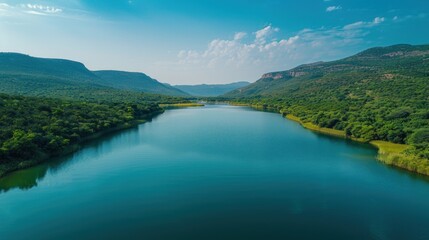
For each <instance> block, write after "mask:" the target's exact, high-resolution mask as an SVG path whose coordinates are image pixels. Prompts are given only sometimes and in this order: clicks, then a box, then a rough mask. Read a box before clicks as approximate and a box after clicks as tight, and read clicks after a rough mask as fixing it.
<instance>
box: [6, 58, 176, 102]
mask: <svg viewBox="0 0 429 240" xmlns="http://www.w3.org/2000/svg"><path fill="white" fill-rule="evenodd" d="M99 74H100V73H99V72H92V71H90V70H88V69H87V68H86V67H85V66H84V65H83V64H82V63H79V62H75V61H70V60H64V59H48V58H36V57H31V56H28V55H24V54H19V53H0V83H1V84H0V92H2V93H7V94H13V95H27V96H42V97H62V98H68V99H75V100H76V99H81V100H112V99H137V100H138V99H141V97H144V96H148V95H143V94H142V93H141V92H142V85H144V84H145V83H148V85H150V86H149V87H148V88H146V89H145V90H146V93H151V94H163V95H170V94H171V95H173V94H172V93H173V92H174V91H173V90H171V89H169V88H166V87H164V85H163V84H162V83H159V82H157V81H155V80H153V79H151V80H150V81H149V80H148V81H143V80H142V81H141V82H139V85H138V86H137V89H133V86H131V85H130V86H126V84H125V83H123V84H114V81H115V80H114V79H113V78H109V79H107V80H106V79H104V78H100V76H98V75H99ZM106 75H107V74H103V76H106ZM122 75H123V77H124V78H127V76H126V75H127V74H125V73H124V74H122ZM131 75H134V73H132V74H131ZM141 75H143V76H146V75H144V74H141ZM146 77H147V76H146ZM106 78H107V77H106ZM147 78H149V77H147ZM116 81H117V82H121V79H117V80H116ZM124 82H129V83H130V84H131V83H132V81H131V82H130V81H129V80H127V79H125V80H124ZM155 85H158V86H159V88H154V86H155ZM163 89H164V90H165V91H163ZM131 90H132V91H133V92H131ZM177 92H180V91H179V90H177ZM174 95H178V94H174Z"/></svg>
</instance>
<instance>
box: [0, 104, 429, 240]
mask: <svg viewBox="0 0 429 240" xmlns="http://www.w3.org/2000/svg"><path fill="white" fill-rule="evenodd" d="M375 156H376V151H375V150H374V149H372V148H370V147H368V146H366V145H362V144H357V143H351V142H347V141H344V140H339V139H334V138H330V137H326V136H321V135H317V134H315V133H312V132H310V131H308V130H305V129H303V128H302V127H301V126H299V125H298V124H296V123H294V122H291V121H288V120H286V119H283V118H282V117H281V116H280V115H278V114H274V113H266V112H258V111H253V110H251V109H248V108H244V107H231V106H207V107H204V108H187V109H178V110H169V111H167V112H165V113H164V114H162V115H160V116H158V117H157V118H155V119H154V120H153V121H152V122H149V123H146V124H142V125H140V126H138V127H137V128H134V129H130V130H126V131H123V132H120V133H117V134H114V135H110V136H107V137H105V138H103V139H100V140H98V141H96V142H92V143H90V144H87V145H86V146H85V147H84V148H82V150H81V151H79V152H77V153H75V154H74V155H72V156H68V157H64V158H61V159H58V160H56V161H53V162H51V163H49V164H45V165H41V166H37V167H35V168H31V169H27V170H24V171H19V172H16V173H14V174H12V175H9V176H7V177H5V178H3V179H0V191H1V192H0V239H103V238H104V239H110V238H121V239H199V240H200V239H286V238H290V239H429V181H428V180H427V179H425V178H422V177H418V176H415V175H412V174H408V173H406V172H404V171H400V170H397V169H393V168H390V167H387V166H385V165H383V164H381V163H379V162H377V161H376V160H375Z"/></svg>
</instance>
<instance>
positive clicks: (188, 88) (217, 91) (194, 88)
mask: <svg viewBox="0 0 429 240" xmlns="http://www.w3.org/2000/svg"><path fill="white" fill-rule="evenodd" d="M249 84H250V83H249V82H235V83H229V84H200V85H175V86H174V87H175V88H178V89H180V90H182V91H184V92H186V93H189V94H190V95H192V96H198V97H216V96H220V95H223V94H225V93H228V92H230V91H233V90H235V89H238V88H242V87H245V86H247V85H249Z"/></svg>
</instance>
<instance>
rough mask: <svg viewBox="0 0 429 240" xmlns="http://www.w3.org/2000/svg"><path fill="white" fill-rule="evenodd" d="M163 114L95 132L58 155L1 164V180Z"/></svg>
mask: <svg viewBox="0 0 429 240" xmlns="http://www.w3.org/2000/svg"><path fill="white" fill-rule="evenodd" d="M163 112H164V110H159V111H156V112H152V113H150V114H147V115H145V116H142V117H141V119H138V120H134V121H130V122H126V123H124V124H122V125H119V126H116V127H113V128H109V129H105V130H102V131H99V132H95V133H94V134H92V135H89V136H87V137H85V138H82V139H81V140H80V141H79V142H77V143H74V144H72V145H70V146H67V147H66V148H65V149H64V150H63V151H61V152H59V153H56V154H52V155H48V154H43V153H38V154H36V156H35V157H34V158H32V159H29V160H25V161H20V162H11V163H5V164H0V178H2V177H5V176H7V175H8V174H9V173H12V172H15V171H18V170H23V169H26V168H31V167H34V166H36V165H38V164H41V163H43V162H48V161H50V160H51V159H53V158H57V157H62V156H67V155H70V154H73V153H75V152H77V151H78V150H79V149H81V148H82V146H83V144H85V143H87V142H90V141H93V140H96V139H98V138H101V137H103V136H105V135H107V134H110V133H114V132H119V131H122V130H125V129H130V128H133V127H136V126H138V125H140V124H143V123H146V122H148V121H151V119H152V118H154V117H156V116H158V115H160V114H162V113H163Z"/></svg>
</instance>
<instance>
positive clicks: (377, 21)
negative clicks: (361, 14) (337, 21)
mask: <svg viewBox="0 0 429 240" xmlns="http://www.w3.org/2000/svg"><path fill="white" fill-rule="evenodd" d="M385 20H386V19H385V18H384V17H376V18H374V20H373V21H371V22H364V21H359V22H355V23H352V24H348V25H346V26H344V29H346V30H350V29H359V28H370V27H374V26H377V25H379V24H380V23H382V22H384V21H385Z"/></svg>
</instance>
